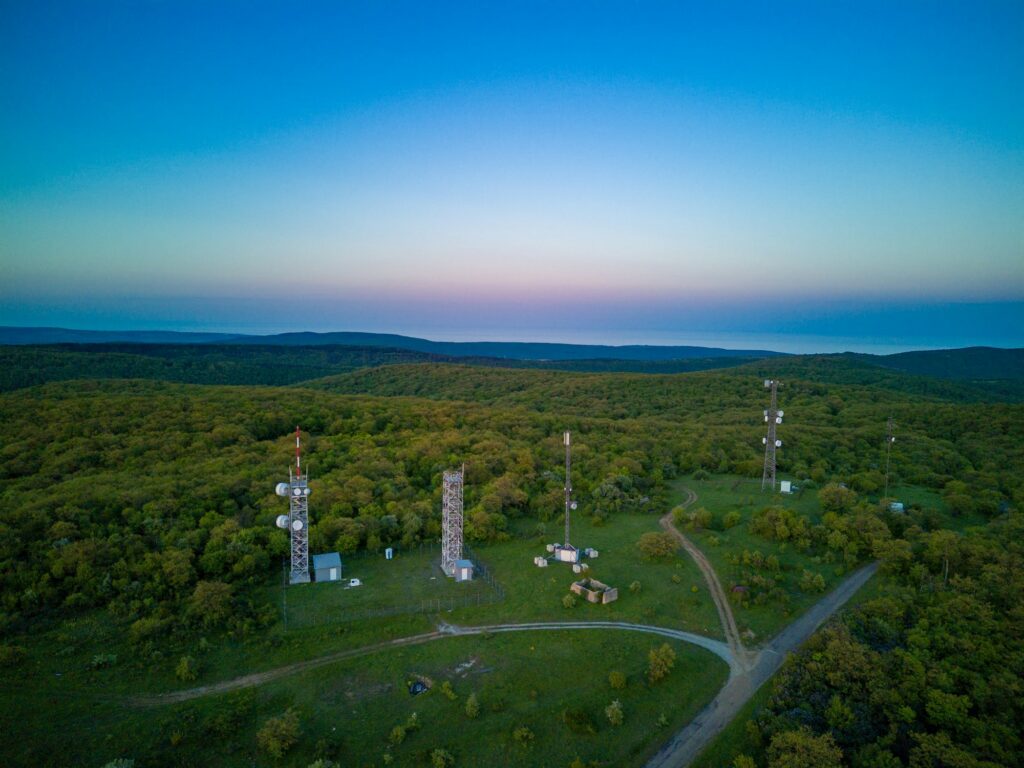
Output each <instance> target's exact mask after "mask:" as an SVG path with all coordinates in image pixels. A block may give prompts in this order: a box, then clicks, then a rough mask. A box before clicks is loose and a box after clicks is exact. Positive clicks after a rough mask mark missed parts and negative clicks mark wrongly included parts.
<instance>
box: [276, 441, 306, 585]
mask: <svg viewBox="0 0 1024 768" xmlns="http://www.w3.org/2000/svg"><path fill="white" fill-rule="evenodd" d="M277 495H278V496H287V497H288V514H287V515H280V516H278V518H277V525H278V527H279V528H287V529H288V533H289V535H290V537H291V550H292V564H291V571H290V572H289V576H288V582H289V583H290V584H306V583H308V582H309V472H308V471H307V472H306V474H303V473H302V441H301V433H300V432H299V428H298V427H296V428H295V468H294V470H293V469H292V468H291V467H289V468H288V482H287V483H278V484H277Z"/></svg>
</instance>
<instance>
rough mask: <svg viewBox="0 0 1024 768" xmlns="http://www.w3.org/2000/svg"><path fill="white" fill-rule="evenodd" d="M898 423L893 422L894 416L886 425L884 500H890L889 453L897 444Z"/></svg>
mask: <svg viewBox="0 0 1024 768" xmlns="http://www.w3.org/2000/svg"><path fill="white" fill-rule="evenodd" d="M895 431H896V422H895V421H893V419H892V416H890V417H889V420H888V421H887V422H886V423H885V493H884V494H883V495H882V498H885V499H887V498H889V453H890V451H891V450H892V444H893V443H895V442H896V435H895V434H894V432H895Z"/></svg>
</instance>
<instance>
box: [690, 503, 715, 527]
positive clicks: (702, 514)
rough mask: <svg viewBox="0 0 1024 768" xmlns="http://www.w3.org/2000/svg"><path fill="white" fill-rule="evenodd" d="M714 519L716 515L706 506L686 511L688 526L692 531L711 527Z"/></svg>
mask: <svg viewBox="0 0 1024 768" xmlns="http://www.w3.org/2000/svg"><path fill="white" fill-rule="evenodd" d="M713 520H714V516H713V515H712V514H711V512H710V511H709V510H707V509H704V507H700V508H698V509H694V510H691V511H690V512H687V513H686V527H687V528H689V529H690V530H691V531H702V530H704V529H705V528H710V527H711V523H712V522H713Z"/></svg>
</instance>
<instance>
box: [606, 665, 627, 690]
mask: <svg viewBox="0 0 1024 768" xmlns="http://www.w3.org/2000/svg"><path fill="white" fill-rule="evenodd" d="M608 685H610V686H611V687H612V688H614V689H615V690H616V691H621V690H622V689H623V688H625V687H626V676H625V675H624V674H622V673H621V672H619V671H618V670H613V671H611V672H609V673H608Z"/></svg>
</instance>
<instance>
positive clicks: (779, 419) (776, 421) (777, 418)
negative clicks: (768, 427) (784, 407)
mask: <svg viewBox="0 0 1024 768" xmlns="http://www.w3.org/2000/svg"><path fill="white" fill-rule="evenodd" d="M775 423H776V424H781V423H782V417H781V416H776V417H775Z"/></svg>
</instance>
